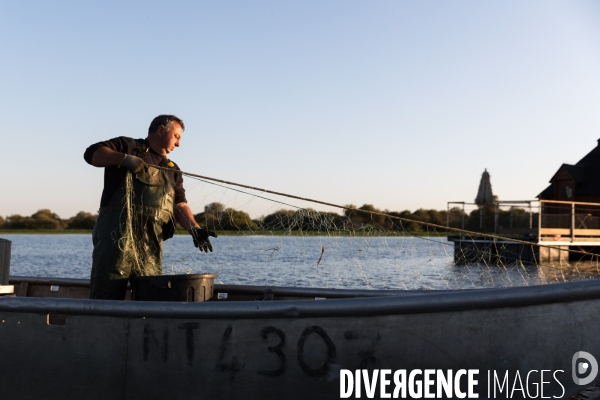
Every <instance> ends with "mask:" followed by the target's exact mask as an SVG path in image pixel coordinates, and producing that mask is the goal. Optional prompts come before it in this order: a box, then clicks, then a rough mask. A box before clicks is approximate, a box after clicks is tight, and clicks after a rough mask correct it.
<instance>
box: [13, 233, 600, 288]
mask: <svg viewBox="0 0 600 400" xmlns="http://www.w3.org/2000/svg"><path fill="white" fill-rule="evenodd" d="M2 238H4V239H8V240H11V241H12V257H11V271H10V272H11V275H22V276H36V277H63V278H86V279H87V278H89V273H90V269H91V263H92V242H91V235H71V234H69V235H58V234H57V235H54V234H52V235H34V234H25V235H19V234H8V235H7V234H3V235H2ZM212 243H213V245H214V248H215V251H214V253H208V254H206V253H202V252H200V251H198V250H197V249H196V248H195V247H194V246H193V243H192V239H191V238H190V237H189V236H187V235H178V236H175V237H174V238H173V239H170V240H168V241H166V242H165V246H164V260H163V273H165V274H169V273H178V274H179V273H201V272H216V273H218V274H219V277H218V278H217V280H216V282H217V283H225V284H238V285H242V284H245V285H273V286H301V287H329V288H353V289H465V288H489V287H507V286H523V285H531V284H546V283H555V282H561V281H565V280H576V279H588V278H595V277H598V276H600V273H599V271H598V267H597V266H596V265H595V266H591V267H588V268H587V269H584V268H582V266H581V265H579V267H575V268H573V267H572V266H571V267H569V268H563V269H560V270H558V269H556V268H552V267H536V266H530V267H525V266H522V265H513V266H496V265H472V266H457V265H454V263H453V256H452V255H453V251H454V248H453V244H452V243H449V242H448V241H447V240H446V238H418V237H335V236H333V237H327V236H318V237H314V236H309V237H296V236H221V237H219V238H217V239H213V240H212ZM323 248H324V249H325V251H324V252H323V253H322V250H323ZM321 253H322V257H321ZM319 258H321V261H320V262H319V264H317V261H318V260H319Z"/></svg>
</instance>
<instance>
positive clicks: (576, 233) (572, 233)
mask: <svg viewBox="0 0 600 400" xmlns="http://www.w3.org/2000/svg"><path fill="white" fill-rule="evenodd" d="M540 209H541V212H540V214H539V218H538V238H539V242H540V243H541V242H564V243H569V244H578V245H589V246H594V245H598V244H600V203H587V202H580V201H559V200H540Z"/></svg>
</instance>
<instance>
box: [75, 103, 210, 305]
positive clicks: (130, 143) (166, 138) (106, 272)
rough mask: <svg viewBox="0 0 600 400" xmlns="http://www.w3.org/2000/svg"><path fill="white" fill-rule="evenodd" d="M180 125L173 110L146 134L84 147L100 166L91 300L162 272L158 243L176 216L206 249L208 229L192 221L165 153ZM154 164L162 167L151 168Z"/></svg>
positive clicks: (113, 295) (118, 295)
mask: <svg viewBox="0 0 600 400" xmlns="http://www.w3.org/2000/svg"><path fill="white" fill-rule="evenodd" d="M184 129H185V125H184V124H183V121H182V120H181V119H179V118H177V117H176V116H174V115H159V116H158V117H156V118H154V120H153V121H152V123H151V124H150V127H149V128H148V137H147V138H146V139H132V138H128V137H123V136H121V137H117V138H114V139H110V140H108V141H105V142H99V143H96V144H94V145H92V146H90V147H88V149H87V150H86V151H85V154H84V155H83V157H84V159H85V161H87V163H88V164H91V165H93V166H95V167H104V190H103V192H102V198H101V200H100V212H99V215H98V219H97V220H96V224H95V225H94V231H93V236H92V240H93V243H94V252H93V256H92V258H93V263H92V273H91V292H90V298H92V299H113V300H122V299H124V298H125V294H126V290H127V281H128V280H131V279H133V278H135V276H147V275H161V274H162V242H163V240H166V239H169V238H170V237H171V236H172V235H173V232H174V223H175V222H174V221H175V220H176V221H177V222H179V223H180V224H181V226H183V227H184V228H185V229H187V230H188V232H189V233H190V234H191V235H192V238H193V241H194V245H195V246H196V247H198V248H199V249H200V251H206V252H208V251H209V250H210V251H212V245H211V243H210V240H209V236H213V237H217V235H216V234H215V233H214V232H210V231H207V230H206V229H202V228H200V227H199V226H198V224H197V223H196V221H195V220H194V215H193V214H192V211H191V209H190V208H189V206H188V205H187V200H186V198H185V190H184V189H183V178H182V176H181V173H178V172H177V171H179V167H178V166H177V165H176V164H175V163H173V162H172V161H170V160H169V159H168V158H167V154H169V153H171V152H172V151H173V150H174V149H175V148H176V147H179V144H180V141H181V135H182V134H183V131H184ZM156 166H159V167H162V168H157V167H156Z"/></svg>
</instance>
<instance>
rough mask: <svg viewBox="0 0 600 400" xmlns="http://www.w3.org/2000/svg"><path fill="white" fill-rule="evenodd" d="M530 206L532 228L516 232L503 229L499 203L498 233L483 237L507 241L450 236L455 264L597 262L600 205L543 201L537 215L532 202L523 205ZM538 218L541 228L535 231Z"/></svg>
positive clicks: (495, 230) (599, 252)
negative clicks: (535, 222) (535, 218)
mask: <svg viewBox="0 0 600 400" xmlns="http://www.w3.org/2000/svg"><path fill="white" fill-rule="evenodd" d="M527 202H529V203H530V222H529V224H530V226H529V228H514V229H513V228H512V227H509V228H505V227H501V226H499V224H498V208H499V204H500V203H501V202H497V204H496V207H495V209H496V215H495V218H494V220H495V224H494V230H493V232H482V233H490V234H493V235H494V236H496V237H505V239H497V238H491V237H489V236H484V235H481V236H478V235H476V234H471V235H464V234H463V235H456V234H449V235H448V240H450V241H452V242H454V261H455V263H457V264H475V263H486V264H487V263H492V264H494V263H511V262H522V263H531V264H542V263H557V262H558V263H562V262H569V261H582V260H592V259H596V260H597V258H598V255H600V203H585V202H573V201H555V200H540V201H539V206H538V207H537V208H538V212H537V213H534V212H533V211H532V207H531V202H532V201H521V203H527ZM516 203H519V202H516ZM534 216H535V217H537V227H533V223H532V221H533V219H534ZM463 225H464V224H463ZM510 239H516V240H510ZM573 250H575V251H573ZM594 257H595V258H594Z"/></svg>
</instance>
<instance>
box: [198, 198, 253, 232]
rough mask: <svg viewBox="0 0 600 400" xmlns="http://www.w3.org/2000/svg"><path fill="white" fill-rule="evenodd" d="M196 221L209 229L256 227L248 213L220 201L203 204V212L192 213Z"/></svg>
mask: <svg viewBox="0 0 600 400" xmlns="http://www.w3.org/2000/svg"><path fill="white" fill-rule="evenodd" d="M194 218H195V219H196V222H198V223H199V224H200V225H201V226H204V227H206V228H207V229H209V230H228V231H230V230H234V231H237V230H248V229H257V225H256V223H255V222H254V221H252V218H250V215H249V214H248V213H246V212H244V211H238V210H235V209H233V208H225V206H224V205H223V204H221V203H216V202H215V203H210V204H208V205H206V206H204V212H203V213H200V214H196V215H194Z"/></svg>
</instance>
